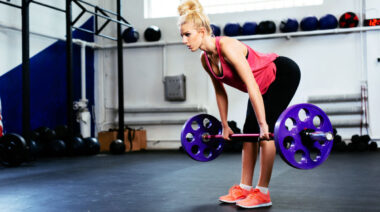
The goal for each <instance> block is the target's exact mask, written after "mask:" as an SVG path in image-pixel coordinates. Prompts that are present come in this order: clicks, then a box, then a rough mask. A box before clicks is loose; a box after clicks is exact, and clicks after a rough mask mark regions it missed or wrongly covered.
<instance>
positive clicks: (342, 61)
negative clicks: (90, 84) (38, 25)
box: [98, 0, 380, 147]
mask: <svg viewBox="0 0 380 212" xmlns="http://www.w3.org/2000/svg"><path fill="white" fill-rule="evenodd" d="M143 2H144V1H141V0H130V1H126V2H125V3H124V5H123V10H122V11H123V16H124V17H125V18H126V19H127V20H128V21H130V22H131V23H132V24H133V25H134V26H135V27H136V28H137V29H138V31H139V32H140V41H139V42H144V39H143V32H144V30H145V28H146V27H148V26H150V25H157V26H159V27H160V28H161V31H162V40H164V41H166V42H171V41H180V36H179V33H178V28H177V25H176V22H177V19H176V18H161V19H147V20H146V19H144V14H143V11H144V10H143V8H144V7H143ZM361 2H362V1H359V0H349V1H347V0H334V1H325V3H324V4H323V5H321V6H310V7H303V8H293V9H276V10H266V11H255V12H244V13H239V14H234V13H230V14H217V15H210V19H211V20H212V23H216V24H218V25H221V26H223V25H224V24H225V23H226V22H239V23H244V22H245V21H256V22H260V21H262V20H267V19H271V20H274V21H275V22H276V23H279V22H280V21H281V20H282V19H284V18H288V17H294V18H296V19H297V20H301V19H302V18H303V17H305V16H308V15H315V16H317V17H321V16H323V15H325V14H327V13H331V14H334V15H335V16H336V17H338V18H339V16H340V15H341V14H343V13H344V12H346V11H353V12H355V13H356V14H358V15H360V14H361V11H362V4H361ZM375 2H376V1H375V0H371V1H367V4H366V5H367V8H371V9H370V10H368V11H371V13H372V15H374V16H377V17H380V14H379V12H378V11H379V9H380V5H379V4H376V3H375ZM103 4H106V5H107V4H108V2H107V1H103ZM107 7H108V6H107ZM109 7H110V6H109ZM372 8H374V9H372ZM379 35H380V33H379V31H374V32H363V33H347V34H336V35H319V36H308V37H297V38H291V39H290V40H287V39H284V38H276V39H265V40H252V41H245V43H247V44H248V45H250V46H252V47H253V48H254V49H256V50H257V51H259V52H276V53H278V54H279V55H284V56H288V57H290V58H292V59H294V60H295V61H296V62H297V63H298V64H299V66H300V68H301V71H302V79H301V83H300V86H299V89H298V90H297V93H296V95H295V97H294V100H293V101H292V104H295V103H301V102H305V101H306V100H307V98H308V97H309V96H313V95H332V94H351V93H360V84H361V82H362V80H366V79H367V75H368V79H369V81H368V83H369V95H370V110H371V111H370V114H371V119H370V121H371V123H370V125H371V129H372V136H373V137H376V138H379V137H380V130H379V129H378V128H376V126H378V127H380V123H379V121H378V118H376V117H379V112H377V110H376V108H379V105H380V98H379V96H378V92H376V91H377V90H379V86H380V85H379V83H378V80H379V76H378V75H379V71H380V70H379V67H378V66H379V65H378V62H376V60H375V59H376V58H377V57H379V55H380V54H379V41H378V40H379ZM165 48H166V52H167V54H166V57H167V58H166V70H165V74H166V75H176V74H182V73H183V74H185V75H186V77H187V95H188V96H187V99H186V101H184V102H179V103H172V102H167V101H165V100H164V94H163V90H164V87H163V83H162V47H146V48H125V49H124V82H125V88H124V92H125V103H124V104H125V105H126V107H127V108H128V107H132V108H134V107H162V106H171V107H179V106H187V105H202V106H204V107H206V108H208V113H210V114H212V115H215V116H217V117H219V115H218V110H217V106H216V103H215V96H214V91H213V88H212V85H211V83H210V80H209V79H208V76H207V74H206V73H205V72H204V71H203V70H202V67H201V65H200V63H199V55H200V52H197V53H191V52H189V51H188V50H187V49H186V48H185V46H182V45H169V46H166V47H165ZM363 53H364V54H363ZM363 55H366V57H367V58H364V57H363ZM98 58H99V59H100V60H101V62H99V66H98V68H99V69H98V71H99V74H98V76H99V80H100V81H99V83H100V84H102V83H104V87H103V88H99V91H98V94H99V96H98V100H99V103H100V104H98V112H99V115H101V116H102V117H101V118H99V119H98V129H99V130H106V129H108V127H110V126H112V123H114V122H115V120H117V118H116V117H117V114H116V112H115V111H112V110H110V108H117V83H116V82H117V80H116V79H117V76H116V74H117V67H116V49H107V50H100V51H98ZM227 92H228V94H229V102H230V105H229V116H228V119H229V120H236V121H237V122H238V126H239V127H242V126H243V122H244V117H245V112H246V104H247V101H248V96H247V94H244V93H241V92H238V91H236V90H234V89H230V88H227ZM103 101H104V102H103ZM107 108H108V109H107ZM190 115H192V114H145V115H139V114H126V116H125V120H126V121H129V120H145V119H171V118H172V119H182V118H185V119H186V118H189V117H190ZM143 127H145V128H147V132H148V140H152V141H157V140H161V141H163V140H177V141H178V140H179V134H180V129H181V126H155V127H151V126H143ZM343 131H344V132H343V134H344V133H345V134H346V137H348V136H351V135H352V134H354V133H359V131H358V129H348V131H347V130H343ZM176 143H177V144H179V143H178V142H176ZM152 145H153V144H152ZM165 145H173V144H168V143H166V144H162V146H164V147H165ZM174 146H175V145H174Z"/></svg>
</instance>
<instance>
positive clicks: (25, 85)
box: [21, 0, 30, 143]
mask: <svg viewBox="0 0 380 212" xmlns="http://www.w3.org/2000/svg"><path fill="white" fill-rule="evenodd" d="M21 15H22V20H21V22H22V133H23V136H24V138H25V140H26V142H27V143H29V141H30V60H29V0H22V6H21Z"/></svg>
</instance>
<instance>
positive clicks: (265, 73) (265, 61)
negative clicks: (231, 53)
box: [203, 37, 278, 94]
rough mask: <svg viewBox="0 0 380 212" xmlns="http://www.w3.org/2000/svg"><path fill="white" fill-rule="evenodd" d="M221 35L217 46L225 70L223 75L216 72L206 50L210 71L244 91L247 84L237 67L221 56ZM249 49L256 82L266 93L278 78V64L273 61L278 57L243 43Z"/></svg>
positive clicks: (224, 81) (261, 90)
mask: <svg viewBox="0 0 380 212" xmlns="http://www.w3.org/2000/svg"><path fill="white" fill-rule="evenodd" d="M220 38H221V37H216V42H215V44H216V48H217V51H218V54H219V60H220V63H221V68H222V70H223V75H222V76H218V75H216V74H215V73H214V71H213V70H212V67H211V65H210V61H209V60H208V57H207V55H206V53H205V52H204V53H203V54H204V56H205V60H206V63H207V66H208V68H209V70H208V71H210V72H211V73H212V75H213V76H214V77H215V78H216V79H217V80H218V81H220V82H223V83H225V84H227V85H229V86H231V87H234V88H237V89H239V90H241V91H243V92H248V91H247V86H245V83H244V82H243V81H242V80H241V79H240V76H239V75H238V74H237V72H236V71H235V69H234V68H233V67H232V66H230V65H229V64H228V63H227V62H226V61H225V60H224V58H223V57H222V56H221V55H222V54H221V50H220V44H219V41H220ZM243 44H244V45H245V46H246V47H247V49H248V58H247V60H248V63H249V66H250V67H251V70H252V73H253V76H254V77H255V80H256V83H257V84H258V86H259V88H260V92H261V94H265V93H266V92H267V90H268V88H269V85H270V84H271V83H272V82H273V81H274V80H275V78H276V65H275V64H274V63H273V61H274V60H275V59H276V58H277V57H278V55H277V54H275V53H269V54H263V53H259V52H256V51H254V50H253V49H252V48H251V47H249V46H248V45H246V44H245V43H243Z"/></svg>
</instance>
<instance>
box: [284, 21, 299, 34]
mask: <svg viewBox="0 0 380 212" xmlns="http://www.w3.org/2000/svg"><path fill="white" fill-rule="evenodd" d="M297 30H298V21H297V20H296V19H292V18H288V19H285V20H283V21H281V24H280V31H281V32H296V31H297Z"/></svg>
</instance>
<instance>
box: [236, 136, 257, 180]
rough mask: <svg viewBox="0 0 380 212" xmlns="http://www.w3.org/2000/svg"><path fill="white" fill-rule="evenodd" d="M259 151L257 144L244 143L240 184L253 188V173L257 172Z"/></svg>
mask: <svg viewBox="0 0 380 212" xmlns="http://www.w3.org/2000/svg"><path fill="white" fill-rule="evenodd" d="M258 150H259V149H258V143H257V142H255V143H253V142H244V144H243V150H242V155H241V164H242V168H241V180H240V183H243V184H245V185H249V186H252V178H253V171H254V170H255V164H256V158H257V153H258Z"/></svg>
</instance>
